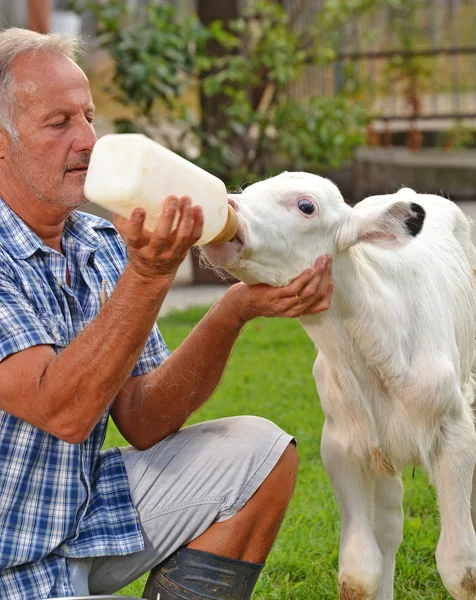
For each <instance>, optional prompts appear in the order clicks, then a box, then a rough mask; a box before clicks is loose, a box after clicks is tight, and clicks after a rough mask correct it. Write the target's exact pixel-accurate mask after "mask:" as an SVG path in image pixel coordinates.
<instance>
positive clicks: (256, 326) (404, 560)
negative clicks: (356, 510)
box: [106, 309, 450, 600]
mask: <svg viewBox="0 0 476 600" xmlns="http://www.w3.org/2000/svg"><path fill="white" fill-rule="evenodd" d="M203 314H204V311H202V310H199V309H193V310H190V311H187V312H183V313H177V314H175V315H172V316H169V317H167V318H165V319H163V320H161V321H160V322H159V326H160V329H161V331H162V333H163V335H164V337H165V339H166V340H167V342H168V345H169V347H170V348H171V349H173V348H176V347H177V346H178V345H179V344H180V343H181V341H182V340H183V339H184V338H185V337H186V336H187V334H188V333H189V331H190V330H191V329H192V328H193V326H194V325H195V323H196V322H197V321H198V320H199V319H200V318H201V317H202V315H203ZM314 358H315V350H314V347H313V344H312V342H311V341H310V339H309V338H308V337H307V335H306V333H305V332H304V330H303V329H302V327H301V325H300V324H299V323H298V322H296V321H292V320H285V319H257V320H255V321H253V322H251V323H250V324H248V326H247V327H246V329H245V331H244V332H243V334H242V335H241V337H240V339H239V340H238V342H237V344H236V346H235V350H234V353H233V355H232V358H231V360H230V362H229V365H228V368H227V371H226V374H225V376H224V379H223V381H222V383H221V385H220V386H219V389H218V390H217V391H216V393H215V394H214V396H213V398H212V399H211V400H210V401H209V402H208V403H207V404H206V405H205V406H204V407H203V408H202V409H201V410H200V411H199V412H197V413H196V414H195V415H194V416H193V418H192V419H191V421H190V422H197V421H203V420H209V419H214V418H218V417H225V416H232V415H239V414H255V415H260V416H264V417H267V418H269V419H271V420H273V421H275V422H276V423H277V424H278V425H280V426H281V427H283V428H284V429H286V430H287V431H289V432H291V433H293V435H295V436H296V438H297V440H298V444H299V454H300V469H299V476H298V483H297V488H296V492H295V494H294V497H293V500H292V502H291V505H290V507H289V510H288V512H287V516H286V518H285V521H284V523H283V526H282V528H281V531H280V534H279V536H278V540H277V542H276V544H275V546H274V548H273V550H272V552H271V555H270V557H269V558H268V562H267V566H266V568H265V570H264V571H263V574H262V576H261V577H260V580H259V582H258V584H257V587H256V591H255V594H254V597H253V598H254V600H327V599H329V600H331V599H332V600H334V599H335V598H336V597H337V593H336V572H337V561H338V546H339V529H340V525H339V515H338V509H337V504H336V501H335V497H334V494H333V491H332V488H331V486H330V483H329V480H328V477H327V475H326V473H325V471H324V469H323V466H322V463H321V460H320V455H319V444H320V436H321V427H322V422H323V415H322V411H321V409H320V406H319V400H318V397H317V393H316V389H315V385H314V380H313V378H312V374H311V371H312V364H313V362H314ZM106 444H107V445H108V446H111V445H123V444H125V442H124V440H123V439H122V438H121V436H120V435H119V433H118V432H117V430H115V429H114V427H113V426H112V425H111V426H110V428H109V433H108V437H107V441H106ZM404 483H405V501H404V509H405V531H404V542H403V545H402V547H401V549H400V551H399V553H398V561H397V575H396V586H395V587H396V591H395V596H396V598H398V600H420V599H421V600H423V599H424V600H429V599H431V600H443V599H445V600H448V599H449V598H450V596H449V595H448V594H447V593H446V591H445V590H444V588H443V586H442V584H441V582H440V580H439V578H438V574H437V571H436V566H435V560H434V552H435V548H436V543H437V540H438V535H439V517H438V511H437V507H436V501H435V494H434V490H433V489H432V488H431V487H430V485H429V484H428V482H427V479H426V476H425V474H424V472H423V471H422V470H421V469H417V470H416V474H415V478H412V472H411V470H408V471H406V472H405V473H404ZM145 580H146V577H145V576H144V577H143V578H142V579H141V580H139V581H138V582H135V583H133V584H131V585H130V586H128V587H127V588H125V589H124V590H122V593H123V594H126V595H127V594H129V595H135V596H138V597H140V596H141V593H142V588H143V585H144V583H145Z"/></svg>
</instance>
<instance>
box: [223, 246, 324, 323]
mask: <svg viewBox="0 0 476 600" xmlns="http://www.w3.org/2000/svg"><path fill="white" fill-rule="evenodd" d="M331 268H332V257H331V256H327V255H326V256H320V257H319V258H318V259H317V261H316V263H315V265H314V268H313V269H306V270H305V271H304V272H303V273H302V274H301V275H299V277H297V278H296V279H294V280H293V281H292V282H291V283H290V284H289V285H287V286H285V287H272V286H270V285H267V284H258V285H247V284H245V283H237V284H235V285H233V286H232V287H231V288H230V290H229V291H228V292H227V295H228V296H229V299H230V300H232V308H233V310H234V311H235V313H236V315H237V317H238V318H239V319H240V320H241V321H242V322H247V321H250V320H251V319H254V318H256V317H302V316H304V315H313V314H315V313H318V312H320V311H323V310H327V309H328V308H329V306H330V304H331V299H332V291H333V281H332V272H331Z"/></svg>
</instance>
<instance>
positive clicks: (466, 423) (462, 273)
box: [205, 173, 476, 600]
mask: <svg viewBox="0 0 476 600" xmlns="http://www.w3.org/2000/svg"><path fill="white" fill-rule="evenodd" d="M231 203H234V205H235V206H236V207H237V211H238V215H239V218H240V229H239V232H238V236H237V238H236V239H235V240H233V241H232V242H229V243H227V244H222V245H221V246H215V247H212V246H209V247H206V248H205V254H206V255H207V257H208V259H209V260H210V261H211V262H212V263H214V264H215V265H217V266H220V267H223V268H225V269H226V270H228V271H229V272H230V273H232V274H233V275H235V276H237V277H238V278H240V279H242V280H244V281H246V282H248V283H257V282H264V283H269V284H271V285H283V284H287V283H288V282H289V281H290V280H291V279H293V278H294V277H296V276H297V275H299V274H300V273H301V272H302V271H303V270H304V269H305V268H308V267H311V266H312V265H313V263H314V261H315V260H316V258H317V257H318V256H319V255H321V254H331V255H332V256H333V258H334V262H333V273H334V282H335V284H334V297H333V301H332V305H331V307H330V309H329V310H328V311H326V312H321V313H319V314H317V315H314V316H308V317H303V318H302V319H301V320H302V324H303V325H304V327H305V329H306V331H307V332H308V334H309V335H310V336H311V338H312V339H313V340H314V342H315V343H316V346H317V347H318V349H319V356H318V358H317V360H316V363H315V366H314V376H315V379H316V382H317V387H318V390H319V394H320V398H321V402H322V406H323V409H324V413H325V417H326V420H325V425H324V430H323V435H322V448H321V451H322V459H323V461H324V465H325V468H326V470H327V472H328V474H329V476H330V478H331V480H332V483H333V486H334V489H335V493H336V496H337V500H338V503H339V507H340V513H341V519H342V531H341V543H340V558H339V597H340V598H341V600H375V599H377V600H391V599H392V598H393V578H394V570H395V554H396V552H397V549H398V547H399V545H400V543H401V540H402V525H403V515H402V482H401V479H400V472H401V470H402V468H403V467H404V466H405V465H416V464H422V465H423V466H424V467H425V469H426V470H427V471H428V473H429V475H430V478H431V480H432V482H433V483H434V485H435V486H436V489H437V493H438V499H439V506H440V512H441V536H440V540H439V542H438V547H437V551H436V560H437V566H438V570H439V572H440V575H441V577H442V579H443V582H444V584H445V586H446V587H447V589H448V591H449V592H450V594H452V596H453V597H454V598H457V599H458V600H463V599H465V600H466V599H476V537H475V532H474V528H473V524H472V521H471V508H470V503H471V490H472V478H473V473H474V470H475V463H476V433H475V428H474V425H473V415H472V404H473V401H474V386H473V383H474V381H473V376H472V369H473V363H474V356H475V342H474V339H475V296H474V292H473V289H472V282H473V271H472V267H475V266H476V254H475V250H474V248H473V246H472V244H471V242H470V229H469V224H468V221H467V219H466V217H465V216H464V215H463V213H462V212H461V211H460V210H459V209H458V208H457V207H456V206H455V205H454V204H453V203H452V202H450V201H448V200H445V199H444V198H441V197H438V196H432V195H422V194H417V193H415V192H414V191H413V190H410V189H402V190H400V191H399V192H398V193H396V194H392V195H387V196H375V197H372V198H368V199H366V200H364V201H363V202H361V203H360V204H358V205H357V206H356V207H355V208H353V209H352V208H350V207H349V206H347V205H346V204H345V203H344V201H343V198H342V196H341V194H340V193H339V190H338V189H337V188H336V186H335V185H333V184H332V183H331V182H330V181H328V180H326V179H323V178H321V177H318V176H315V175H310V174H307V173H283V174H282V175H279V176H278V177H274V178H272V179H269V180H267V181H263V182H261V183H257V184H255V185H252V186H250V187H248V188H247V189H246V190H245V191H244V192H243V193H242V194H239V195H232V196H231ZM425 213H426V214H425Z"/></svg>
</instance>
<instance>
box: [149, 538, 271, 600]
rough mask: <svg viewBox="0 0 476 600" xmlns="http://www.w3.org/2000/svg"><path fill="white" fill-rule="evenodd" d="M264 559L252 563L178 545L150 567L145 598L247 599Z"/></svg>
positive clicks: (161, 599) (191, 599)
mask: <svg viewBox="0 0 476 600" xmlns="http://www.w3.org/2000/svg"><path fill="white" fill-rule="evenodd" d="M263 567H264V563H262V564H256V563H249V562H244V561H242V560H233V559H232V558H225V557H224V556H217V555H216V554H210V553H209V552H202V551H201V550H192V549H190V548H180V550H177V552H175V554H172V556H170V557H169V558H167V559H166V560H165V561H164V562H162V563H160V565H158V566H157V567H155V568H154V569H152V571H151V572H150V575H149V579H148V580H147V583H146V585H145V588H144V593H143V594H142V598H147V599H148V600H159V599H160V600H205V599H206V600H249V599H250V598H251V594H252V593H253V589H254V587H255V584H256V582H257V580H258V577H259V574H260V573H261V571H262V569H263Z"/></svg>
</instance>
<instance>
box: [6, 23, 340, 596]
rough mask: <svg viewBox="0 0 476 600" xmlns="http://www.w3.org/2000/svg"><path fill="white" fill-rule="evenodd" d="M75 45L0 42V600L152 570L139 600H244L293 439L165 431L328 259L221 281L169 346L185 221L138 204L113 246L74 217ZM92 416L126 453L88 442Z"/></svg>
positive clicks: (100, 587)
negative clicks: (150, 226)
mask: <svg viewBox="0 0 476 600" xmlns="http://www.w3.org/2000/svg"><path fill="white" fill-rule="evenodd" d="M76 52H77V43H76V42H73V41H68V40H65V39H62V38H61V37H59V36H45V35H41V34H36V33H33V32H30V31H24V30H19V29H10V30H7V31H5V32H2V33H0V198H1V200H0V390H1V392H0V498H1V503H0V531H1V535H0V597H1V598H8V599H9V600H16V599H18V600H37V599H39V598H47V597H59V596H68V595H79V594H84V595H87V594H100V593H113V592H115V591H117V590H119V589H121V588H122V587H123V586H125V585H127V584H128V583H129V582H131V581H133V580H134V579H136V578H137V577H139V576H140V575H142V574H143V573H145V572H147V571H149V570H150V569H153V571H152V573H151V575H150V577H149V581H148V583H147V585H146V590H145V592H144V597H145V598H154V599H155V598H157V594H158V593H160V598H161V600H173V599H177V598H181V599H198V598H202V597H207V598H216V599H217V600H218V599H220V600H225V599H234V600H244V599H248V598H250V597H251V593H252V590H253V587H254V584H255V582H256V580H257V578H258V575H259V572H260V570H261V568H262V565H263V563H264V561H265V559H266V556H267V554H268V552H269V551H270V549H271V546H272V544H273V541H274V539H275V536H276V534H277V531H278V528H279V525H280V523H281V520H282V518H283V516H284V512H285V510H286V507H287V505H288V502H289V500H290V498H291V495H292V491H293V487H294V482H295V476H296V470H297V455H296V450H295V445H294V444H293V439H292V437H291V436H290V435H288V434H286V433H284V432H283V431H282V430H281V429H279V428H278V427H277V426H276V425H274V424H273V423H271V422H269V421H267V420H265V419H260V418H253V417H237V418H232V419H220V420H218V421H214V422H209V423H202V424H199V425H196V426H193V427H188V428H185V429H182V430H180V428H181V427H182V425H183V424H184V422H185V421H186V419H187V418H188V416H189V415H190V414H191V413H192V412H193V411H194V410H195V409H197V408H198V407H199V406H201V405H202V404H203V403H204V402H205V401H206V400H207V399H208V398H209V397H210V395H211V394H212V392H213V390H214V389H215V387H216V385H217V384H218V382H219V380H220V378H221V376H222V373H223V370H224V368H225V365H226V362H227V359H228V356H229V354H230V352H231V349H232V347H233V344H234V342H235V340H236V339H237V337H238V335H239V333H240V331H241V329H242V328H243V326H244V324H245V323H246V322H247V321H249V320H250V319H252V318H254V317H257V316H270V317H271V316H290V317H295V316H298V315H300V314H303V313H314V312H317V311H319V310H325V309H326V308H328V306H329V303H330V298H331V294H332V281H331V275H330V260H328V258H327V257H321V258H320V259H319V261H318V263H316V268H315V269H314V270H313V269H310V270H308V271H306V272H305V273H303V274H302V275H301V276H300V277H299V278H297V279H296V280H295V281H294V282H293V283H292V284H291V285H289V286H288V287H286V288H282V289H274V288H270V287H268V286H263V285H260V286H247V285H244V284H237V285H235V286H232V287H231V288H230V289H229V290H228V291H227V293H226V294H225V295H224V297H223V298H222V299H221V300H220V301H218V302H217V303H216V304H215V305H214V306H213V307H212V308H211V310H210V311H209V312H208V314H207V315H206V316H205V317H204V318H203V319H202V321H201V322H200V323H199V324H198V325H197V327H196V328H195V329H194V331H193V332H192V333H191V334H190V335H189V336H188V338H187V339H186V340H185V341H184V342H183V344H182V345H181V346H180V347H179V348H178V349H177V350H176V351H175V352H174V353H173V354H172V355H170V356H169V354H170V353H169V352H168V350H167V348H166V346H165V344H164V342H163V340H162V338H161V336H160V333H159V331H158V329H157V326H156V324H155V321H156V318H157V315H158V313H159V310H160V307H161V304H162V302H163V300H164V298H165V296H166V294H167V292H168V290H169V288H170V286H171V284H172V281H173V279H174V276H175V273H176V271H177V268H178V266H179V265H180V263H181V262H182V260H183V259H184V257H185V256H186V253H187V251H188V249H189V248H190V247H191V246H192V245H193V244H194V242H195V241H197V240H198V239H199V237H200V235H201V230H202V216H201V212H200V209H198V208H192V207H191V203H190V199H188V198H182V199H181V200H180V201H178V200H177V199H176V198H169V199H167V201H166V203H165V204H164V210H163V213H162V218H161V219H160V220H159V222H158V224H157V227H156V229H155V231H154V232H148V231H146V230H144V229H143V223H144V216H145V215H144V211H143V210H142V209H140V207H138V208H137V209H136V210H134V212H133V215H132V217H131V219H130V220H125V219H118V221H117V227H118V229H119V231H120V233H121V235H122V238H123V239H124V241H125V245H124V242H123V241H122V238H121V237H120V236H119V234H118V233H117V231H116V229H115V228H114V227H113V226H112V225H111V224H110V223H108V222H107V221H104V220H102V219H99V218H96V217H93V216H91V215H87V214H85V213H81V212H77V211H76V209H77V208H78V207H80V206H81V205H83V204H84V203H85V198H84V194H83V186H84V180H85V175H86V172H87V167H88V163H89V158H90V155H91V151H92V149H93V146H94V144H95V142H96V136H95V133H94V128H93V114H94V105H93V102H92V98H91V93H90V89H89V84H88V80H87V78H86V76H85V75H84V73H83V71H82V70H81V69H80V68H79V67H78V65H77V64H76V63H75V62H74V58H75V56H76ZM191 193H192V194H193V183H191ZM177 214H178V215H179V222H178V225H177V227H176V229H172V223H173V222H174V218H175V216H176V215H177ZM102 291H103V292H104V291H105V292H106V293H107V296H108V299H107V301H106V302H104V299H105V298H104V293H102ZM109 414H110V415H111V417H112V418H113V420H114V421H115V423H116V424H117V426H118V428H119V430H120V431H121V433H122V434H123V436H124V437H125V438H126V439H127V440H128V442H129V443H130V444H131V447H130V448H128V449H121V450H119V449H117V448H116V449H112V450H109V451H106V452H100V448H101V445H102V443H103V440H104V434H105V429H106V424H107V419H108V415H109ZM154 567H155V568H154Z"/></svg>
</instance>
